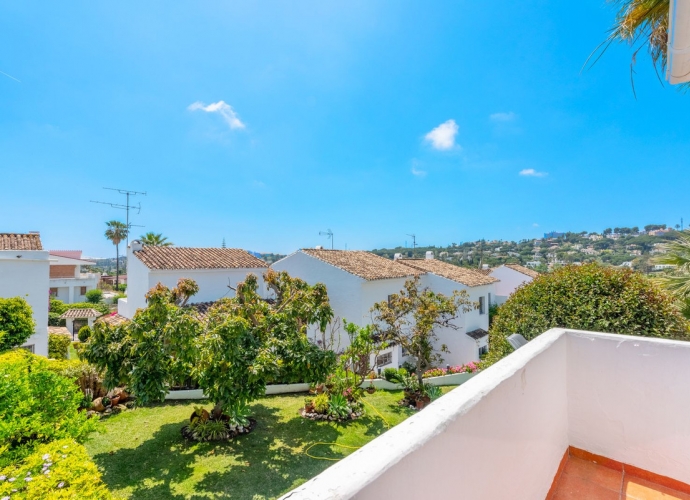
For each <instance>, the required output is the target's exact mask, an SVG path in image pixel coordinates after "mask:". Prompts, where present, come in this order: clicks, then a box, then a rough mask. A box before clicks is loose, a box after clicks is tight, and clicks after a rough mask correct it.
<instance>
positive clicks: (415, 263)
mask: <svg viewBox="0 0 690 500" xmlns="http://www.w3.org/2000/svg"><path fill="white" fill-rule="evenodd" d="M398 262H401V263H402V264H404V265H406V266H410V267H413V268H415V269H419V270H421V271H426V272H428V273H433V274H435V275H437V276H441V277H442V278H446V279H449V280H452V281H455V282H457V283H461V284H463V285H466V286H482V285H490V284H491V283H495V282H497V281H498V280H497V279H496V278H494V277H493V276H486V275H484V274H482V273H480V272H479V271H477V270H475V269H468V268H466V267H460V266H456V265H455V264H450V263H448V262H443V261H442V260H436V259H400V260H398Z"/></svg>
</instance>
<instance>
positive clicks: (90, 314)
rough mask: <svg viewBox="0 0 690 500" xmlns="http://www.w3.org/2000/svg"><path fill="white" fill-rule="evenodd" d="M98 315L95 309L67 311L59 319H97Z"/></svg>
mask: <svg viewBox="0 0 690 500" xmlns="http://www.w3.org/2000/svg"><path fill="white" fill-rule="evenodd" d="M100 315H101V313H99V312H98V311H96V310H95V309H67V310H66V311H65V312H64V314H63V315H62V316H60V319H82V318H97V317H99V316H100Z"/></svg>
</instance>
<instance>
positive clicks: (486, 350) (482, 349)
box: [479, 345, 489, 358]
mask: <svg viewBox="0 0 690 500" xmlns="http://www.w3.org/2000/svg"><path fill="white" fill-rule="evenodd" d="M486 354H489V346H488V345H483V346H481V347H480V348H479V357H480V358H481V357H482V356H484V355H486Z"/></svg>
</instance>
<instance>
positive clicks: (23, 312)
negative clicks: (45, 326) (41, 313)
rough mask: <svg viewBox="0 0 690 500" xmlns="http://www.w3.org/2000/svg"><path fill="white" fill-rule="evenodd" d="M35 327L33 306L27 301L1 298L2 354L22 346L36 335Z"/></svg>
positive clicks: (0, 345) (0, 327) (0, 333)
mask: <svg viewBox="0 0 690 500" xmlns="http://www.w3.org/2000/svg"><path fill="white" fill-rule="evenodd" d="M35 327H36V323H35V322H34V318H33V315H32V311H31V306H30V305H29V303H28V302H27V301H26V300H24V299H22V298H21V297H14V298H9V299H3V298H0V352H3V351H7V350H9V349H12V348H13V347H17V346H20V345H22V344H23V343H24V342H26V341H27V339H28V338H29V337H31V336H32V335H33V334H34V330H35Z"/></svg>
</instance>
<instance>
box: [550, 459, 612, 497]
mask: <svg viewBox="0 0 690 500" xmlns="http://www.w3.org/2000/svg"><path fill="white" fill-rule="evenodd" d="M563 472H564V473H566V474H569V475H571V476H576V477H579V478H581V479H584V480H585V481H590V482H592V483H594V484H598V485H599V486H603V487H604V488H607V489H609V490H612V491H618V492H620V491H621V485H622V484H623V473H622V472H620V471H617V470H613V469H609V468H608V467H604V466H602V465H598V464H595V463H593V462H588V461H587V460H582V459H581V458H577V457H570V458H569V459H568V463H567V464H566V465H565V469H564V470H563Z"/></svg>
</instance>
